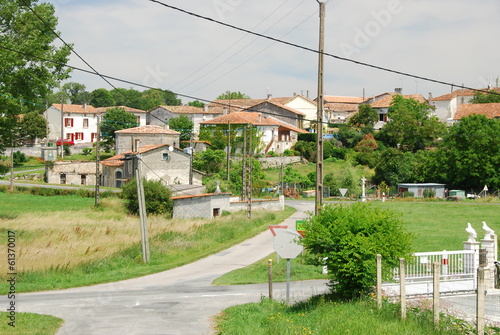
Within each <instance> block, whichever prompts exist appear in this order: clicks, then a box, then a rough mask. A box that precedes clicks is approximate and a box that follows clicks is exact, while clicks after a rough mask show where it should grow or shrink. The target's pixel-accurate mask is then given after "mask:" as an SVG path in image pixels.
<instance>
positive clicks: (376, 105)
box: [370, 93, 427, 108]
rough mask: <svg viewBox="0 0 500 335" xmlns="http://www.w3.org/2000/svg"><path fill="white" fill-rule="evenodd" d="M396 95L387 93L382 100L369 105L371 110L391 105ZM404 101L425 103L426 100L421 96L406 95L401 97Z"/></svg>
mask: <svg viewBox="0 0 500 335" xmlns="http://www.w3.org/2000/svg"><path fill="white" fill-rule="evenodd" d="M395 95H397V94H396V93H388V95H386V96H384V97H383V98H381V99H379V100H377V101H374V102H373V103H371V104H370V105H371V106H372V108H388V107H390V106H391V104H392V98H393V97H394V96H395ZM403 97H404V98H405V99H415V100H417V101H418V102H427V99H425V98H424V96H423V95H422V94H408V95H403Z"/></svg>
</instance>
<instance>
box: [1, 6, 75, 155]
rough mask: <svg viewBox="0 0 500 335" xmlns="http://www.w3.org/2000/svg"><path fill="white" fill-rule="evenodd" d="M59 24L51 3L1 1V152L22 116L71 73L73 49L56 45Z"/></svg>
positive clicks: (13, 133)
mask: <svg viewBox="0 0 500 335" xmlns="http://www.w3.org/2000/svg"><path fill="white" fill-rule="evenodd" d="M31 9H33V11H34V12H35V13H36V14H37V15H38V16H39V17H40V18H41V19H42V20H43V21H44V22H42V20H40V19H39V18H38V17H37V15H35V14H34V13H33V12H32V11H31ZM56 27H57V18H56V17H55V15H54V6H53V5H51V4H48V3H40V4H39V3H38V1H37V0H25V1H23V2H22V3H20V2H19V1H11V0H0V32H1V33H0V46H2V47H1V48H0V59H1V61H0V91H1V92H2V94H1V95H0V106H2V111H1V113H0V153H2V152H4V151H5V147H6V146H9V145H11V144H12V142H13V140H14V137H15V136H16V134H17V132H16V131H15V129H16V128H17V126H18V125H17V121H18V115H19V114H22V113H27V112H29V111H33V110H36V109H40V106H44V105H45V102H46V99H47V97H48V96H49V94H51V92H52V90H53V89H54V88H55V87H58V86H59V82H60V81H62V80H64V79H67V78H68V76H69V72H70V70H69V69H67V68H66V67H65V64H66V63H67V62H68V57H69V55H70V52H71V51H70V49H69V47H68V46H62V47H56V46H54V40H55V39H56V36H55V34H53V33H52V32H51V30H54V31H55V30H56V29H57V28H56ZM23 101H24V102H25V101H28V102H30V103H24V102H23Z"/></svg>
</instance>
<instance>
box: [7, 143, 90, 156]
mask: <svg viewBox="0 0 500 335" xmlns="http://www.w3.org/2000/svg"><path fill="white" fill-rule="evenodd" d="M43 148H45V147H43ZM84 148H92V144H91V143H89V146H80V145H79V146H76V145H74V146H71V147H69V150H70V151H71V154H81V153H82V152H83V149H84ZM16 151H20V152H22V153H23V154H25V155H26V156H31V157H37V158H43V157H42V147H41V146H35V147H18V148H14V152H16ZM4 155H5V156H10V148H7V149H5V152H4Z"/></svg>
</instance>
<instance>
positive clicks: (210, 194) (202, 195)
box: [172, 192, 231, 200]
mask: <svg viewBox="0 0 500 335" xmlns="http://www.w3.org/2000/svg"><path fill="white" fill-rule="evenodd" d="M213 195H231V193H230V192H229V193H227V192H222V193H204V194H195V195H181V196H178V197H172V200H177V199H190V198H200V197H211V196H213Z"/></svg>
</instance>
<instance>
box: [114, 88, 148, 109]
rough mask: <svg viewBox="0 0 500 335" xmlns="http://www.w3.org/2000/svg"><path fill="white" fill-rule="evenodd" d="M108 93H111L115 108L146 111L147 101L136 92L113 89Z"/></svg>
mask: <svg viewBox="0 0 500 335" xmlns="http://www.w3.org/2000/svg"><path fill="white" fill-rule="evenodd" d="M109 93H111V96H112V97H113V99H114V101H115V105H116V106H127V107H131V108H137V109H142V110H147V100H146V99H145V98H144V97H143V96H142V93H141V92H139V91H137V90H134V89H132V88H131V89H128V90H127V89H125V88H114V89H112V90H111V91H109Z"/></svg>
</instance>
